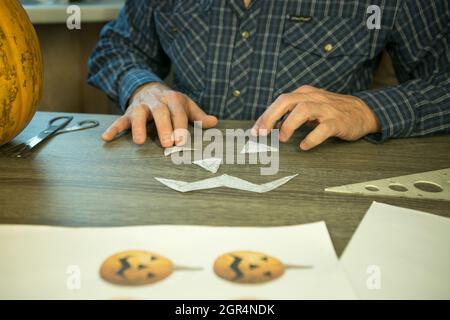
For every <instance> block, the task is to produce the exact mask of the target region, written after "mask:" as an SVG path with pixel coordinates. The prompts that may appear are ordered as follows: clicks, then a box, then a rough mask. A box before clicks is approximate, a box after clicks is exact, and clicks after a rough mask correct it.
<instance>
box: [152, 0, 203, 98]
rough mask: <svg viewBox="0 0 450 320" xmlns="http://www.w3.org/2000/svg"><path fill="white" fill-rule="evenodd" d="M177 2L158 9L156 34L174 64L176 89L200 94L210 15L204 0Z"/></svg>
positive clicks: (156, 11)
mask: <svg viewBox="0 0 450 320" xmlns="http://www.w3.org/2000/svg"><path fill="white" fill-rule="evenodd" d="M175 3H176V4H175V5H174V6H173V7H169V8H164V9H162V8H161V9H158V8H157V9H156V10H155V15H154V17H155V26H156V31H157V33H158V36H159V41H160V43H161V46H162V48H163V50H164V52H165V53H166V54H167V56H168V57H169V58H170V60H171V63H172V68H173V74H174V87H175V89H180V90H181V89H183V91H190V92H199V91H201V90H202V89H203V83H204V76H205V65H204V62H205V61H206V55H207V50H208V46H207V44H208V36H209V13H208V11H207V10H205V7H204V6H203V5H202V1H184V2H181V1H175Z"/></svg>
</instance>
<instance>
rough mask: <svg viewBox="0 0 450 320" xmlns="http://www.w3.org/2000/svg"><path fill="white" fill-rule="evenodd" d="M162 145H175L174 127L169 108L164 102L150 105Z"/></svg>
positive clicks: (167, 146)
mask: <svg viewBox="0 0 450 320" xmlns="http://www.w3.org/2000/svg"><path fill="white" fill-rule="evenodd" d="M150 110H151V112H152V116H153V120H154V121H155V125H156V130H157V131H158V137H159V141H160V142H161V146H163V147H164V148H169V147H171V146H173V127H172V120H171V115H170V110H169V108H168V107H167V106H166V105H165V104H162V103H158V104H156V105H152V106H151V107H150Z"/></svg>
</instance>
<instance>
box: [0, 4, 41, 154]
mask: <svg viewBox="0 0 450 320" xmlns="http://www.w3.org/2000/svg"><path fill="white" fill-rule="evenodd" d="M42 68H43V66H42V56H41V51H40V47H39V41H38V38H37V35H36V32H35V30H34V28H33V25H32V24H31V22H30V20H29V18H28V15H27V13H26V12H25V10H24V9H23V7H22V6H21V4H20V3H19V1H18V0H8V1H2V4H1V6H0V146H1V145H3V144H5V143H7V142H9V141H11V140H12V139H14V137H16V136H17V135H18V134H19V133H20V132H21V131H22V130H23V129H24V128H25V127H26V126H27V124H28V122H29V121H30V120H31V118H32V117H33V115H34V113H35V111H36V105H37V103H38V102H39V99H40V97H41V89H42V81H43V70H42Z"/></svg>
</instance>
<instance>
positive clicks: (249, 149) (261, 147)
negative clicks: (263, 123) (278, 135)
mask: <svg viewBox="0 0 450 320" xmlns="http://www.w3.org/2000/svg"><path fill="white" fill-rule="evenodd" d="M269 151H271V152H278V149H277V148H274V147H271V146H268V145H266V144H264V143H258V142H255V141H253V140H249V141H248V142H247V143H246V144H245V145H244V147H243V148H242V150H241V153H260V152H269Z"/></svg>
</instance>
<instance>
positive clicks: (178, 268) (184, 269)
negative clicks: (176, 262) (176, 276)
mask: <svg viewBox="0 0 450 320" xmlns="http://www.w3.org/2000/svg"><path fill="white" fill-rule="evenodd" d="M201 270H203V268H201V267H187V266H174V267H173V271H201Z"/></svg>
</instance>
